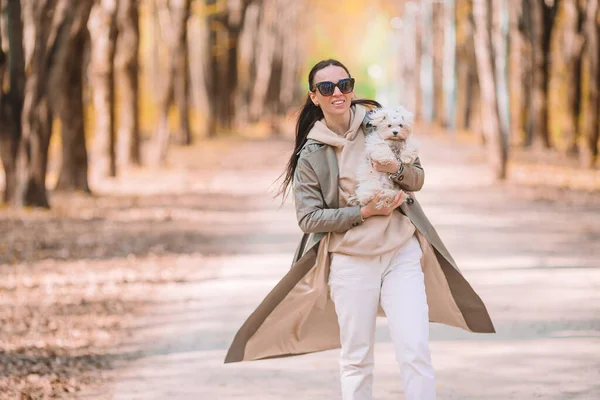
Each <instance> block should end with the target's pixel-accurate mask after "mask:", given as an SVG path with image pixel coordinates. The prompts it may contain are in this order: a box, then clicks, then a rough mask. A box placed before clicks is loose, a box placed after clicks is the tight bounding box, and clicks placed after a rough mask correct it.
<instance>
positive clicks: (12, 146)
mask: <svg viewBox="0 0 600 400" xmlns="http://www.w3.org/2000/svg"><path fill="white" fill-rule="evenodd" d="M5 7H6V8H5ZM3 9H4V15H5V18H6V19H5V21H6V22H5V25H6V29H4V27H3V26H2V25H4V23H0V158H1V159H2V166H3V168H4V176H5V179H4V182H5V187H4V198H3V200H4V202H5V203H9V202H12V201H13V200H14V197H15V193H16V185H17V165H16V163H17V150H18V146H19V141H20V139H21V112H22V109H23V97H24V89H25V55H24V50H23V24H22V20H21V3H20V1H18V0H4V1H0V12H1V11H2V10H3ZM2 19H3V17H2V16H1V15H0V21H2ZM3 31H6V32H7V35H8V54H5V53H4V52H3V50H2V32H3ZM6 71H8V74H9V76H8V81H9V91H8V92H4V87H3V85H2V83H3V82H4V74H5V72H6Z"/></svg>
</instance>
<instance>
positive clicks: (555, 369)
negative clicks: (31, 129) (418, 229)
mask: <svg viewBox="0 0 600 400" xmlns="http://www.w3.org/2000/svg"><path fill="white" fill-rule="evenodd" d="M291 146H292V144H291V142H289V141H285V140H280V141H263V140H243V141H240V142H234V141H231V140H229V141H224V142H223V143H220V144H219V143H217V144H215V143H213V144H210V143H209V144H206V147H204V148H202V149H198V148H196V149H190V150H185V151H184V152H187V153H186V155H187V157H183V156H182V157H172V160H173V161H172V169H171V172H170V174H171V176H170V185H169V186H168V187H165V188H162V187H161V185H162V183H160V181H159V180H158V179H153V177H152V176H151V175H148V176H147V177H146V178H144V179H146V182H145V187H146V188H147V190H148V192H153V193H154V195H156V193H161V200H160V201H159V202H154V203H152V204H150V203H148V204H145V205H144V207H145V208H144V207H141V206H139V207H140V212H142V213H143V212H144V209H145V210H146V211H147V212H150V210H151V209H152V210H153V212H163V213H165V215H166V217H165V218H167V219H168V221H169V223H170V224H172V227H173V229H172V230H171V234H172V235H173V237H171V238H170V242H171V244H170V245H169V247H167V248H162V249H158V251H161V252H163V253H164V254H163V256H162V257H161V259H160V262H161V263H162V268H164V270H165V271H167V273H168V274H171V275H172V276H177V277H178V278H177V279H167V280H166V281H165V283H164V284H156V285H153V286H152V287H151V288H149V289H148V291H147V295H146V297H147V299H146V300H147V301H146V302H145V306H144V313H143V315H142V316H141V317H138V318H136V320H135V321H134V323H133V331H132V332H133V335H132V336H131V337H130V338H129V339H128V340H126V341H125V342H124V343H123V344H122V346H121V347H120V351H122V352H123V353H128V354H133V353H135V352H138V354H140V355H139V356H137V357H133V360H132V357H128V358H127V360H124V361H122V362H117V363H116V364H115V369H113V370H111V371H108V372H105V373H106V374H107V375H106V377H107V379H108V383H107V384H106V385H104V386H102V387H100V388H97V389H94V390H93V391H88V392H85V393H82V394H81V398H86V399H88V398H89V399H104V398H111V399H144V400H149V399H202V400H227V399H260V400H271V399H272V400H275V399H285V400H300V399H302V400H305V399H311V400H312V399H337V398H339V383H338V364H337V358H338V351H337V350H333V351H327V352H321V353H316V354H310V355H303V356H298V357H290V358H283V359H274V360H262V361H256V362H248V363H237V364H227V365H225V364H223V359H224V357H225V352H226V350H227V347H228V345H229V343H230V342H231V340H232V338H233V335H234V334H235V332H236V330H237V328H239V326H240V325H241V324H242V322H243V321H244V320H245V318H246V317H247V316H248V315H249V313H250V312H251V311H252V310H253V309H254V308H255V307H256V306H257V304H258V303H259V301H260V300H261V299H262V298H263V297H264V296H265V294H266V293H267V292H268V291H269V290H270V289H271V288H272V287H273V285H274V284H275V283H276V282H277V281H278V280H279V278H280V277H281V276H282V275H283V274H284V273H285V272H286V270H287V269H288V268H289V266H290V262H291V259H292V255H293V251H294V249H295V246H296V243H297V241H298V240H299V238H300V236H301V233H300V230H299V228H298V227H297V225H296V221H295V215H294V211H293V205H292V203H291V201H289V200H288V201H287V202H286V203H285V204H284V205H283V206H282V207H281V208H280V207H279V199H277V200H273V199H272V198H271V195H272V193H273V192H272V191H270V190H272V187H271V189H270V185H271V183H272V182H273V181H274V180H275V179H276V177H277V176H278V174H279V173H280V172H281V168H282V166H283V165H284V164H285V161H286V157H287V155H288V154H289V151H290V148H291ZM422 146H423V149H422V157H421V159H422V161H423V165H424V167H425V171H426V184H425V187H424V188H423V190H422V191H421V193H419V194H418V197H419V200H420V202H421V203H422V205H423V208H424V209H425V212H426V213H427V214H428V216H429V218H430V220H431V221H432V222H433V223H434V225H435V226H436V228H437V229H438V232H439V233H440V235H441V237H442V238H443V240H444V241H445V243H446V245H447V247H448V248H449V250H450V251H451V253H452V254H453V255H454V258H455V259H456V261H457V263H458V265H459V266H460V268H461V270H462V271H463V273H464V274H465V275H466V277H467V279H468V280H469V281H470V282H471V284H472V285H473V286H474V288H475V289H476V290H477V291H478V293H479V294H480V295H481V297H482V298H483V300H484V301H485V302H486V304H487V306H488V308H489V311H490V314H491V316H492V319H493V320H494V323H495V325H496V328H497V331H498V333H497V334H495V335H478V334H470V333H467V332H464V331H461V330H458V329H455V328H451V327H446V326H442V325H438V324H431V348H432V357H433V363H434V367H435V370H436V372H437V389H438V398H439V399H444V400H445V399H486V400H491V399H498V400H500V399H502V400H506V399H523V400H529V399H536V398H540V399H590V400H592V399H600V290H599V289H600V259H599V257H598V256H599V255H600V248H599V247H600V206H599V204H600V202H599V201H598V198H597V197H595V196H589V195H584V194H582V193H574V192H571V191H562V190H558V189H548V188H532V187H519V186H516V185H514V184H504V185H495V184H491V183H490V182H491V181H490V178H489V176H488V175H487V174H486V168H485V163H484V159H483V158H482V157H483V155H482V154H481V153H480V151H479V150H478V149H477V148H476V147H474V146H472V145H468V144H467V145H465V144H462V145H457V144H456V143H454V142H452V141H450V140H448V139H443V138H439V137H433V138H422ZM194 152H197V153H196V155H195V156H194ZM190 155H192V157H190ZM195 159H196V160H197V161H196V162H194V161H193V160H195ZM184 160H185V161H184ZM189 160H192V161H189ZM140 179H142V178H140ZM174 188H175V189H174ZM105 190H110V187H106V188H105ZM140 203H141V204H143V203H144V201H143V200H142V201H140ZM159 228H160V226H159ZM178 241H182V242H185V243H186V247H185V248H186V249H187V250H186V251H176V250H177V245H176V243H177V242H178ZM173 243H175V244H173ZM173 248H175V250H173ZM165 254H166V255H165ZM377 342H378V343H377V346H376V356H375V359H376V365H375V398H376V399H378V400H387V399H389V400H391V399H402V398H403V396H402V383H401V381H400V378H399V373H398V370H397V367H396V365H395V362H394V356H393V350H392V344H391V343H390V340H389V335H388V333H387V326H386V322H385V320H384V319H381V320H378V327H377Z"/></svg>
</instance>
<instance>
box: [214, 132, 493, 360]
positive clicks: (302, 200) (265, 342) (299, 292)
mask: <svg viewBox="0 0 600 400" xmlns="http://www.w3.org/2000/svg"><path fill="white" fill-rule="evenodd" d="M299 153H300V157H299V159H298V165H297V167H296V171H295V174H294V196H295V202H296V212H297V217H298V223H299V226H300V228H301V229H302V231H303V232H304V235H303V236H302V239H301V241H300V243H299V245H298V247H297V250H296V253H295V255H294V259H293V262H292V268H291V269H290V270H289V272H288V273H287V274H286V275H285V276H284V277H283V278H282V279H281V280H280V281H279V283H278V284H277V285H276V286H275V287H274V288H273V289H272V290H271V292H270V293H269V294H268V295H267V296H266V298H265V299H264V300H263V301H262V302H261V303H260V305H259V306H258V307H257V308H256V310H255V311H254V312H253V313H252V314H251V315H250V316H249V317H248V319H247V320H246V322H244V324H243V325H242V327H241V328H240V329H239V331H238V332H237V334H236V335H235V338H234V340H233V343H232V344H231V346H230V348H229V351H228V353H227V356H226V358H225V362H226V363H231V362H238V361H248V360H257V359H263V358H271V357H281V356H291V355H296V354H304V353H310V352H315V351H321V350H328V349H334V348H339V347H340V341H339V326H338V323H337V316H336V314H335V309H334V305H333V302H332V300H331V298H330V296H329V288H328V284H327V279H328V274H329V262H330V254H329V253H328V252H327V246H328V238H329V235H328V234H327V233H328V232H331V231H335V232H344V231H346V230H348V229H352V228H353V227H354V226H357V225H358V224H360V223H361V221H362V218H361V215H360V207H359V206H354V207H342V208H338V207H339V187H338V179H339V170H338V165H337V159H336V155H335V150H334V148H333V147H331V146H329V145H325V144H322V143H319V142H317V141H314V140H311V139H309V140H308V141H307V142H306V144H305V145H304V146H303V148H302V150H301V151H300V152H299ZM423 180H424V171H423V169H422V167H421V164H420V161H419V160H418V159H417V160H416V161H415V163H414V164H412V165H407V166H405V168H404V170H403V172H402V174H400V176H399V177H398V178H396V179H395V182H396V183H397V184H398V186H399V187H400V188H402V189H403V190H405V191H407V192H409V195H410V196H409V198H408V199H407V201H405V202H404V203H403V204H402V205H401V206H400V207H399V208H398V210H395V211H394V212H402V213H404V214H405V215H406V216H407V217H409V218H410V220H411V222H412V223H413V224H414V225H415V227H416V235H417V238H418V239H419V243H420V245H421V249H422V250H423V257H422V259H421V266H422V268H423V272H424V275H425V290H426V294H427V303H428V306H429V320H430V321H432V322H440V323H444V324H447V325H451V326H456V327H459V328H462V329H465V330H467V331H471V332H480V333H493V332H495V330H494V326H493V324H492V321H491V319H490V316H489V315H488V312H487V310H486V308H485V305H484V304H483V302H482V300H481V299H480V297H479V296H478V295H477V293H475V291H474V290H473V288H472V287H471V285H470V284H469V283H468V282H467V281H466V279H465V278H464V277H463V275H462V274H461V272H460V270H459V269H458V267H457V266H456V263H455V262H454V259H453V258H452V256H451V255H450V253H449V252H448V250H447V249H446V247H445V246H444V244H443V243H442V240H441V239H440V237H439V236H438V234H437V232H436V231H435V229H434V228H433V226H432V225H431V223H430V222H429V220H428V219H427V217H426V216H425V214H424V212H423V210H422V208H421V206H420V205H419V203H418V202H417V200H416V199H415V197H414V193H412V192H414V191H418V190H419V189H420V188H421V186H422V185H423ZM381 312H382V310H381V308H380V313H381Z"/></svg>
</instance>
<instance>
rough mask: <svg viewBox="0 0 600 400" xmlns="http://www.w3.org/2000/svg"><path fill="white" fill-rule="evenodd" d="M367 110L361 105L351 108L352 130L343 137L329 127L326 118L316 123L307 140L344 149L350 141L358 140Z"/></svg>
mask: <svg viewBox="0 0 600 400" xmlns="http://www.w3.org/2000/svg"><path fill="white" fill-rule="evenodd" d="M366 114H367V110H366V109H365V108H364V107H363V106H361V105H360V104H356V105H354V106H351V107H350V128H348V130H347V131H346V133H344V135H343V136H341V135H338V134H337V133H335V132H333V131H332V130H331V129H329V128H328V127H327V124H326V123H325V118H322V119H321V120H319V121H317V122H315V125H314V126H313V127H312V129H311V130H310V132H309V133H308V136H307V137H306V138H307V139H313V140H316V141H317V142H320V143H323V144H328V145H330V146H334V147H339V148H342V147H344V145H345V144H346V143H348V142H349V141H353V140H354V139H355V138H356V135H357V133H358V131H359V130H360V129H361V127H360V126H361V124H362V122H363V119H364V118H365V115H366Z"/></svg>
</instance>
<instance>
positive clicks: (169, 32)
mask: <svg viewBox="0 0 600 400" xmlns="http://www.w3.org/2000/svg"><path fill="white" fill-rule="evenodd" d="M157 4H158V18H159V22H160V27H161V32H163V34H164V36H166V40H167V47H168V49H169V72H168V73H167V74H166V80H165V83H164V86H163V92H162V96H161V98H160V101H159V105H158V110H159V113H160V116H159V122H158V126H157V130H156V136H155V140H156V144H155V146H156V161H157V162H158V163H163V162H165V160H166V159H167V152H168V147H169V142H170V140H171V131H170V129H169V111H170V109H171V104H172V103H173V101H174V100H175V102H176V104H177V108H178V111H179V131H178V132H179V133H178V134H177V141H178V142H179V143H181V144H189V143H191V135H190V127H189V96H190V93H189V62H188V53H187V48H188V46H187V21H188V18H189V14H190V0H177V1H175V2H173V3H171V4H169V3H168V2H167V1H166V0H162V1H159V2H158V3H157Z"/></svg>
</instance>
